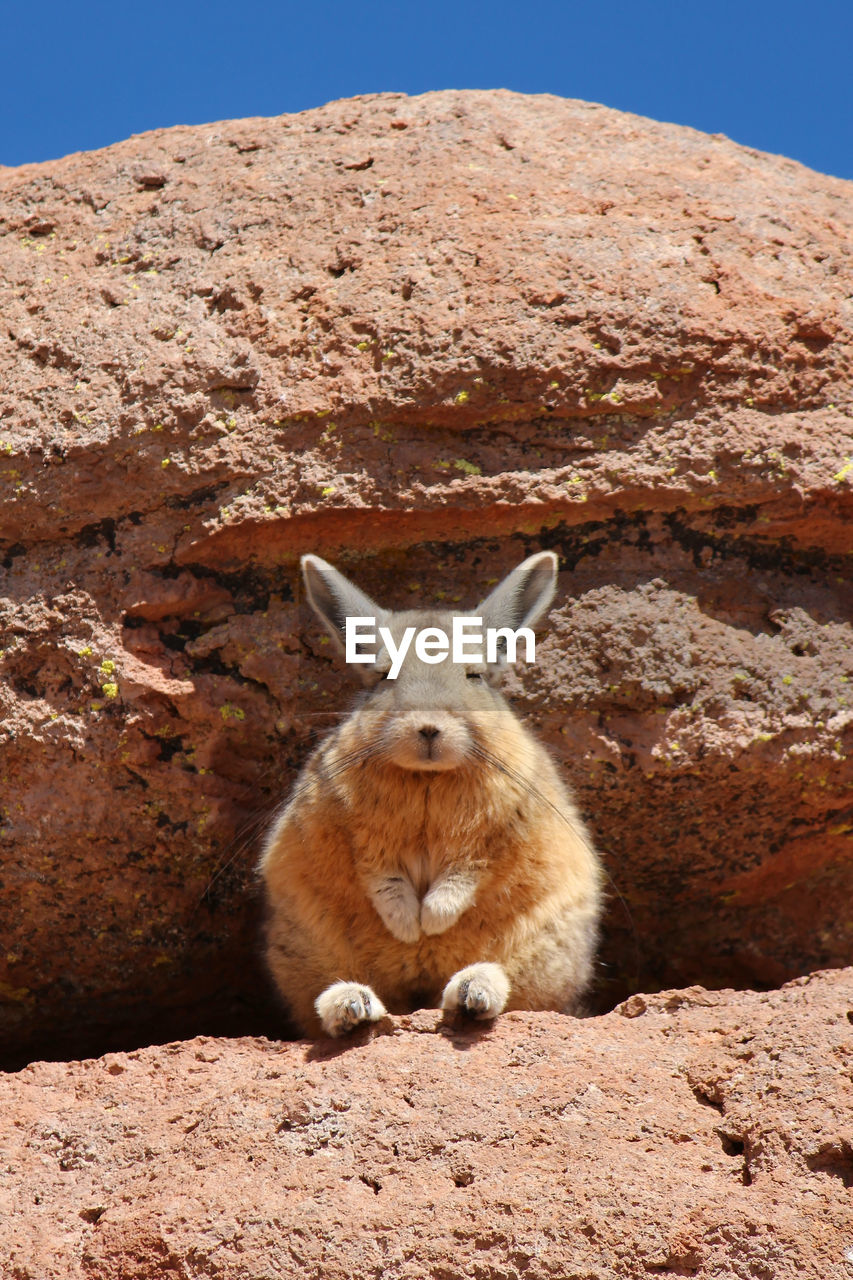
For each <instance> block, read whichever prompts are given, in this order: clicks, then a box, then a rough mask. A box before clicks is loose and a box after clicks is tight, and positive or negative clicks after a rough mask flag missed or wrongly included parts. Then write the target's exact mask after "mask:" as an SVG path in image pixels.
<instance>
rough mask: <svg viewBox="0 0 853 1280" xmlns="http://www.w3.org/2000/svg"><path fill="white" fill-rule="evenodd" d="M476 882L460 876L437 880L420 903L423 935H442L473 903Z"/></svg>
mask: <svg viewBox="0 0 853 1280" xmlns="http://www.w3.org/2000/svg"><path fill="white" fill-rule="evenodd" d="M475 890H476V882H475V881H474V880H473V879H472V878H470V877H468V876H462V875H456V876H447V877H446V878H445V879H444V880H437V881H436V883H435V884H434V885H433V886H432V887H431V889H430V890H429V892H428V893H427V895H426V897H425V898H424V900H423V902H422V903H421V928H422V929H423V931H424V933H431V934H434V933H444V931H445V929H449V928H450V927H451V925H454V924H456V921H457V920H458V919H459V917H460V916H461V915H462V913H463V911H467V910H468V908H469V907H470V905H471V903H472V902H473V901H474V893H475Z"/></svg>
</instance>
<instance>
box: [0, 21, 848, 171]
mask: <svg viewBox="0 0 853 1280" xmlns="http://www.w3.org/2000/svg"><path fill="white" fill-rule="evenodd" d="M2 35H3V45H4V52H3V55H2V75H0V164H8V165H14V164H22V163H25V162H27V161H32V160H46V159H51V158H53V157H56V156H60V155H64V154H66V153H67V152H70V151H78V150H87V149H90V148H94V147H102V146H107V145H108V144H109V143H111V142H116V141H118V140H119V139H121V138H125V137H127V136H128V135H130V134H131V133H140V132H142V131H143V130H146V129H155V128H160V127H162V126H166V125H172V124H200V123H203V122H206V121H211V120H221V119H225V118H230V117H238V116H249V115H279V114H281V113H282V112H291V111H301V110H304V109H305V108H308V107H313V106H319V105H320V104H321V103H323V102H328V101H329V100H330V99H334V98H341V97H348V96H350V95H352V94H356V93H373V92H377V91H380V90H397V91H403V92H405V93H423V92H424V91H426V90H428V89H445V88H478V89H483V88H509V89H517V90H520V91H522V92H525V93H543V92H544V93H556V94H560V95H562V96H565V97H572V98H586V99H588V100H590V101H594V102H603V103H605V104H607V105H608V106H611V107H618V108H621V109H623V110H628V111H634V112H637V113H639V114H640V115H647V116H651V117H653V118H654V119H657V120H671V121H674V122H676V123H678V124H688V125H692V126H693V127H694V128H697V129H704V130H706V131H708V132H709V133H725V134H727V135H728V136H729V137H731V138H733V139H734V140H735V141H737V142H742V143H744V144H746V145H748V146H752V147H757V148H759V149H761V150H763V151H775V152H781V153H783V154H785V155H789V156H792V157H793V158H794V159H796V160H800V161H802V162H803V163H804V164H808V165H810V166H811V167H812V168H815V169H819V170H822V171H823V172H826V173H832V174H836V175H837V176H839V177H847V178H853V90H852V89H851V84H853V0H825V2H824V3H821V2H820V0H812V3H811V4H808V3H802V0H797V2H796V3H795V2H793V0H772V2H771V0H741V2H740V3H732V2H731V0H702V2H701V3H695V2H694V0H681V3H674V2H670V0H652V2H650V3H646V2H644V0H633V2H632V3H627V2H625V0H605V2H601V0H599V3H593V2H592V0H589V2H587V3H576V0H526V2H525V0H516V2H515V3H513V4H508V3H503V2H502V0H493V2H492V3H481V2H480V0H471V2H469V3H466V2H465V0H458V2H457V3H455V4H453V3H448V2H447V0H426V2H425V3H422V4H418V3H417V2H416V0H414V2H413V0H399V2H398V3H394V4H392V3H388V2H387V0H373V2H371V0H361V3H358V4H353V3H341V2H339V0H327V2H324V0H314V2H313V3H311V2H310V0H306V3H303V4H294V3H292V2H291V0H265V2H263V3H262V2H260V0H240V3H231V4H225V3H223V2H222V0H207V2H206V3H198V2H197V0H172V2H171V3H165V2H164V0H149V3H144V0H143V3H137V4H133V5H130V4H126V3H123V2H122V0H113V3H109V4H107V3H104V2H103V0H92V2H91V3H86V2H85V0H82V2H78V3H76V4H75V3H74V0H61V2H60V0H42V2H41V3H40V4H38V5H32V6H29V5H24V4H21V3H17V4H14V5H12V4H11V3H10V4H9V5H4V6H3V14H2Z"/></svg>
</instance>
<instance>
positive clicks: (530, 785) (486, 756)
mask: <svg viewBox="0 0 853 1280" xmlns="http://www.w3.org/2000/svg"><path fill="white" fill-rule="evenodd" d="M473 755H475V756H476V757H477V758H478V759H480V760H482V761H484V762H485V763H486V764H490V765H492V766H493V767H494V768H495V769H499V770H500V772H501V773H504V774H506V775H507V777H509V778H512V779H513V781H514V782H517V783H518V785H519V786H520V787H522V788H523V789H524V790H525V791H527V792H528V793H529V794H530V795H532V796H534V797H535V798H536V799H537V800H539V801H541V803H542V804H544V805H547V806H548V808H549V809H551V810H552V812H554V813H555V814H556V815H557V817H558V818H561V819H562V821H563V822H565V824H566V826H567V827H568V828H569V830H570V831H571V832H572V834H573V835H574V836H576V837H577V839H579V840H581V841H582V842H583V843H584V844H585V845H586V846H587V848H589V842H588V840H587V838H586V835H585V833H584V832H583V831H581V830H579V828H578V827H577V825H576V824H575V823H574V822H572V820H571V818H570V817H569V815H568V814H567V813H564V812H563V810H562V809H561V808H560V807H559V805H556V804H554V802H553V801H552V800H549V799H548V797H547V796H546V795H543V794H542V792H541V791H540V790H539V788H538V787H537V786H536V784H535V783H534V782H531V781H530V779H529V778H525V777H524V775H523V774H521V773H519V772H518V771H517V770H516V769H513V768H512V767H511V766H510V765H507V764H505V763H504V761H503V760H500V759H499V758H498V757H497V756H496V755H494V754H493V753H492V752H491V751H489V750H488V749H487V748H486V747H484V746H482V745H481V744H480V743H479V742H475V743H474V744H473ZM601 869H602V871H603V872H604V874H605V876H606V877H607V880H608V882H609V884H610V887H611V889H612V890H613V892H614V894H615V895H616V897H617V898H618V899H619V903H620V906H621V907H622V911H623V912H624V914H625V918H626V920H627V921H628V926H629V928H630V930H631V940H632V942H633V949H634V976H635V980H638V979H639V971H640V943H639V935H638V933H637V926H636V924H635V922H634V917H633V916H632V914H631V909H630V907H629V906H628V903H627V902H626V901H625V898H624V897H623V896H622V894H621V893H620V891H619V887H618V885H617V884H616V881H615V880H614V879H613V877H612V875H611V874H610V872H609V871H608V870H607V867H606V866H605V865H604V863H603V861H602V862H601Z"/></svg>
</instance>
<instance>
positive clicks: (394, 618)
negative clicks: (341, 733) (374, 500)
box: [302, 551, 557, 771]
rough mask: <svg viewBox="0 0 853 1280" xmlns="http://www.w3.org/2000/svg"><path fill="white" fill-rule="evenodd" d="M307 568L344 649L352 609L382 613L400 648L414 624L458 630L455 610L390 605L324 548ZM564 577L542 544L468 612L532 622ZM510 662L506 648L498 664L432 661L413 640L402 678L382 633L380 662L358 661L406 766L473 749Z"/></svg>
mask: <svg viewBox="0 0 853 1280" xmlns="http://www.w3.org/2000/svg"><path fill="white" fill-rule="evenodd" d="M302 573H303V577H304V581H305V587H306V592H307V595H308V599H309V601H310V603H311V606H312V608H313V609H314V612H315V613H316V614H317V616H318V618H319V619H320V621H321V622H322V624H323V626H324V627H325V629H326V631H327V632H328V633H329V635H330V636H331V638H332V640H333V641H334V643H335V646H336V648H337V649H338V651H339V652H340V653H345V644H344V633H345V625H346V619H347V618H348V617H369V618H374V619H375V620H376V632H377V636H378V629H379V627H386V628H387V629H388V631H389V632H390V636H391V644H392V647H393V649H394V650H399V649H400V646H401V642H402V640H403V637H404V635H405V632H406V630H407V628H412V627H414V628H415V629H416V630H418V631H419V630H421V629H423V628H426V627H436V628H439V629H440V630H441V631H443V632H444V633H445V634H447V635H450V634H451V632H452V628H453V617H454V615H453V614H452V613H449V612H446V611H444V610H442V611H433V610H427V609H416V610H406V611H403V612H397V613H395V612H392V611H390V610H387V609H384V608H382V607H381V606H380V605H378V604H376V603H375V601H373V600H371V598H370V597H369V596H367V595H366V594H365V593H364V592H363V591H361V590H360V589H359V588H358V587H357V586H355V584H354V583H352V582H350V581H349V579H348V578H346V577H345V576H344V575H343V574H342V573H340V572H339V571H338V570H337V569H335V568H334V567H333V566H332V565H330V564H328V563H327V561H325V560H322V559H321V558H320V557H319V556H315V555H306V556H303V558H302ZM556 580H557V557H556V555H555V554H554V552H552V551H542V552H539V553H538V554H537V555H533V556H530V557H529V558H528V559H527V560H525V561H523V563H522V564H520V565H519V566H518V567H517V568H515V569H513V570H512V571H511V573H509V574H508V575H507V577H506V578H504V579H503V581H502V582H500V583H499V584H498V585H497V586H496V587H495V588H494V590H493V591H492V592H491V593H490V594H489V595H488V596H486V598H485V599H484V600H482V601H481V603H480V604H479V605H478V606H477V608H476V609H474V610H472V611H471V613H470V614H466V615H465V616H472V617H479V618H482V620H483V628H484V630H485V629H487V628H496V629H497V628H508V629H509V630H511V631H518V630H519V629H520V628H522V627H527V628H531V629H532V628H533V627H534V626H535V624H536V623H537V622H538V621H539V619H541V618H542V616H543V615H544V614H545V613H546V612H547V610H548V608H549V606H550V604H551V601H552V599H553V597H554V591H555V588H556ZM472 647H476V646H472ZM484 656H485V655H484ZM505 667H506V655H505V651H499V653H498V657H497V660H496V661H495V662H492V663H491V664H490V663H488V662H485V661H484V662H469V663H464V664H461V663H456V662H453V661H452V660H451V658H450V657H449V656H448V657H447V658H446V659H445V660H444V661H443V662H440V663H427V662H424V661H422V660H421V659H420V658H419V657H418V656H417V654H416V652H415V648H414V645H410V647H409V649H408V651H407V652H406V655H405V657H404V658H403V660H402V663H401V664H398V667H397V670H396V678H395V679H388V678H387V677H388V675H389V673H390V672H391V671H392V670H394V669H395V668H394V667H392V654H391V653H389V651H388V648H387V647H386V646H385V645H384V644H383V643H382V642H381V640H378V642H377V648H376V658H375V662H374V663H371V664H358V665H357V666H356V669H357V670H358V673H359V675H360V677H361V678H362V680H363V681H364V683H365V684H366V685H367V686H368V687H369V688H370V689H371V690H372V693H371V694H370V696H369V699H368V704H366V705H365V708H364V713H363V714H366V716H367V717H369V718H370V719H371V720H372V722H373V723H372V725H371V730H372V733H373V735H374V739H375V741H376V745H377V750H379V751H381V753H382V755H384V756H385V758H386V759H388V760H390V761H391V762H393V763H394V764H396V765H398V766H399V767H401V768H404V769H412V770H426V771H437V770H445V769H453V768H457V767H458V766H459V765H460V764H462V763H463V762H464V761H465V760H466V759H467V758H468V756H469V755H470V752H471V749H472V745H473V742H474V736H473V734H474V726H475V724H476V721H477V719H478V714H477V713H478V711H486V710H487V709H489V708H490V707H494V703H495V700H496V699H498V698H499V695H498V694H496V693H495V692H494V690H493V689H492V688H491V687H490V686H492V685H496V684H497V683H498V682H499V679H500V674H501V672H502V670H503V669H504V668H505Z"/></svg>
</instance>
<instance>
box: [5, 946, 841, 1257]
mask: <svg viewBox="0 0 853 1280" xmlns="http://www.w3.org/2000/svg"><path fill="white" fill-rule="evenodd" d="M851 1022H853V970H849V969H848V970H843V971H835V972H824V973H820V974H814V975H812V976H811V977H809V978H803V979H798V980H797V981H795V982H793V983H790V984H789V985H787V986H786V987H784V988H783V989H782V990H779V991H774V992H771V993H766V994H757V993H755V992H733V991H706V990H704V989H702V988H699V987H693V988H689V989H687V990H683V991H668V992H664V993H662V994H659V995H656V996H634V997H632V998H631V999H630V1000H628V1001H627V1002H626V1003H625V1004H623V1005H621V1006H620V1007H618V1008H617V1009H616V1010H615V1011H614V1012H612V1013H610V1014H609V1015H607V1016H605V1017H599V1018H591V1019H588V1020H584V1021H575V1020H574V1019H571V1018H563V1017H560V1016H558V1015H556V1014H553V1015H542V1014H507V1015H506V1016H504V1017H502V1018H500V1019H499V1020H498V1023H497V1025H496V1026H495V1027H494V1029H493V1030H488V1031H477V1030H470V1029H469V1030H465V1029H460V1028H454V1027H445V1026H443V1025H442V1024H441V1023H440V1022H439V1020H438V1015H437V1014H435V1013H432V1012H423V1013H419V1014H415V1015H413V1016H411V1017H408V1018H402V1019H399V1020H396V1021H394V1022H391V1021H389V1022H388V1024H387V1025H385V1026H382V1027H380V1028H379V1030H378V1034H376V1035H375V1036H374V1037H373V1038H364V1039H361V1040H359V1041H358V1042H357V1043H355V1044H351V1045H336V1044H333V1043H332V1042H324V1043H321V1044H318V1045H313V1046H312V1045H307V1044H305V1043H299V1042H296V1043H294V1042H291V1043H284V1044H280V1043H274V1042H271V1041H269V1040H263V1039H236V1040H225V1039H212V1038H206V1037H202V1038H199V1039H195V1040H190V1041H187V1042H184V1043H179V1044H169V1045H165V1046H162V1047H159V1048H151V1049H141V1050H139V1051H137V1052H132V1053H115V1054H108V1055H107V1056H105V1057H102V1058H99V1059H96V1060H90V1061H86V1062H70V1063H63V1064H57V1063H43V1062H41V1063H35V1064H33V1065H31V1066H29V1067H27V1068H26V1069H25V1070H23V1071H21V1072H20V1073H19V1074H17V1075H12V1076H6V1077H5V1078H3V1079H2V1080H0V1153H2V1164H3V1168H4V1177H3V1179H2V1181H0V1273H2V1275H3V1276H4V1278H8V1280H130V1278H131V1277H132V1278H133V1280H155V1278H156V1280H163V1278H165V1277H171V1276H179V1277H186V1278H189V1277H199V1278H201V1277H207V1278H209V1280H278V1278H279V1277H282V1276H300V1277H304V1278H305V1280H311V1278H315V1280H350V1278H351V1277H353V1276H377V1277H378V1276H382V1277H386V1278H387V1280H423V1278H424V1277H425V1276H432V1277H441V1278H442V1280H484V1278H487V1277H495V1278H497V1277H500V1278H501V1280H553V1278H554V1277H557V1276H561V1277H562V1276H566V1277H568V1276H577V1277H583V1278H584V1280H614V1277H624V1278H626V1280H628V1278H631V1277H636V1280H647V1277H648V1276H650V1275H660V1276H672V1277H683V1276H691V1277H694V1280H729V1278H731V1280H849V1278H850V1276H851V1275H853V1199H851V1197H853V1190H851V1188H853V1122H851V1117H853V1086H851V1066H853V1061H851V1049H852V1047H853V1034H851V1032H853V1028H851ZM10 1173H12V1174H13V1177H11V1178H10V1177H9V1174H10Z"/></svg>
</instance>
